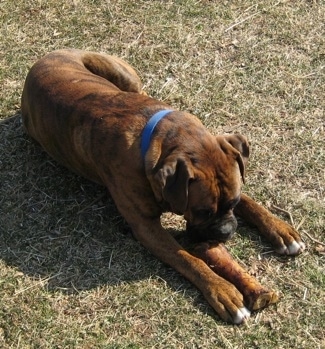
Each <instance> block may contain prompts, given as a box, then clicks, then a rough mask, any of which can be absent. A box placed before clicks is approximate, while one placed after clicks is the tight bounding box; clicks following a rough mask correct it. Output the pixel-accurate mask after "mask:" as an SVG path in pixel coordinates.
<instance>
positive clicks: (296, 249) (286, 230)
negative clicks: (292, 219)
mask: <svg viewBox="0 0 325 349" xmlns="http://www.w3.org/2000/svg"><path fill="white" fill-rule="evenodd" d="M272 223H273V224H272V227H271V229H270V234H269V236H270V241H271V243H272V245H273V247H274V248H275V251H276V252H277V253H279V254H282V255H291V256H294V255H298V254H300V253H301V252H303V251H304V250H305V249H306V245H305V243H304V242H303V241H302V239H301V237H300V235H299V233H298V232H297V231H296V230H295V229H294V228H293V227H292V226H291V225H289V224H288V223H286V222H283V221H282V220H280V219H278V218H275V219H274V221H273V222H272Z"/></svg>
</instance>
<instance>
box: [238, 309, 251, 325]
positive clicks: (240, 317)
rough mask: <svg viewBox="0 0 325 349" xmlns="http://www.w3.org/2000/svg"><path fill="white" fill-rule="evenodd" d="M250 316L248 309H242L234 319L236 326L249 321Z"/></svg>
mask: <svg viewBox="0 0 325 349" xmlns="http://www.w3.org/2000/svg"><path fill="white" fill-rule="evenodd" d="M250 316H251V312H250V311H249V310H248V309H247V308H245V307H243V308H240V309H239V310H238V311H237V314H236V316H235V318H234V324H236V325H239V324H241V323H242V322H243V321H245V320H247V319H248V318H249V317H250Z"/></svg>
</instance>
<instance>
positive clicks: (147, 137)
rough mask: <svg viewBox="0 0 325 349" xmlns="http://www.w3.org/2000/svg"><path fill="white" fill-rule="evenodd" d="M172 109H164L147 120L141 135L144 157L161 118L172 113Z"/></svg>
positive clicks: (142, 154)
mask: <svg viewBox="0 0 325 349" xmlns="http://www.w3.org/2000/svg"><path fill="white" fill-rule="evenodd" d="M172 111H173V110H172V109H164V110H160V111H158V112H157V113H155V114H154V115H153V116H152V117H151V118H150V119H149V121H148V122H147V124H146V126H145V127H144V129H143V131H142V135H141V156H142V158H143V159H144V158H145V156H146V154H147V151H148V149H149V146H150V141H151V137H152V134H153V132H154V130H155V128H156V126H157V124H158V123H159V121H160V120H161V119H163V118H164V117H165V116H167V115H168V114H170V113H171V112H172Z"/></svg>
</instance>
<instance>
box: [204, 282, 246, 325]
mask: <svg viewBox="0 0 325 349" xmlns="http://www.w3.org/2000/svg"><path fill="white" fill-rule="evenodd" d="M205 297H206V299H207V300H208V302H209V303H210V305H211V306H212V307H213V308H214V309H215V311H216V312H217V313H218V315H219V316H220V317H221V319H222V320H224V321H226V322H230V323H233V324H236V325H239V324H241V323H243V322H245V321H246V320H247V319H248V318H249V317H250V315H251V313H250V311H249V310H248V309H247V308H246V307H245V305H244V300H243V295H242V294H241V293H240V292H239V291H238V290H237V288H236V287H235V286H234V285H232V284H231V283H229V282H228V281H226V280H223V279H221V281H220V282H218V284H217V285H215V287H214V288H213V289H212V290H211V291H210V292H209V294H205Z"/></svg>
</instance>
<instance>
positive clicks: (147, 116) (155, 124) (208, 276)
mask: <svg viewBox="0 0 325 349" xmlns="http://www.w3.org/2000/svg"><path fill="white" fill-rule="evenodd" d="M21 109H22V118H23V123H24V126H25V128H26V130H27V132H28V133H29V134H30V135H31V136H32V137H33V138H35V139H36V140H37V141H38V142H39V143H40V144H41V145H42V147H43V148H44V149H45V150H46V151H47V152H48V153H49V154H50V155H51V156H52V157H53V158H54V159H56V160H57V161H58V162H59V163H61V164H63V165H65V166H66V167H68V168H69V169H71V170H72V171H74V172H76V173H78V174H80V175H82V176H84V177H86V178H88V179H90V180H92V181H94V182H97V183H100V184H103V185H104V186H106V187H107V188H108V190H109V192H110V194H111V195H112V197H113V199H114V201H115V203H116V205H117V207H118V210H119V211H120V213H121V214H122V215H123V216H124V218H125V219H126V221H127V222H128V224H129V225H130V227H131V228H132V230H133V233H134V235H135V237H136V238H137V239H138V240H139V241H140V242H141V243H142V244H143V245H144V246H145V247H146V248H147V249H148V250H150V251H151V252H152V253H153V254H154V255H155V256H157V257H158V258H159V259H160V260H162V261H163V262H165V263H167V264H169V265H170V266H172V267H173V268H175V269H176V270H178V271H179V272H180V273H181V274H182V275H184V276H185V277H186V278H187V279H189V280H190V281H191V282H192V283H193V284H194V285H195V286H196V287H197V288H198V289H200V290H201V291H202V293H203V295H204V296H205V298H206V299H207V301H208V302H209V303H210V305H211V306H212V307H213V308H214V309H215V310H216V312H217V313H218V314H219V316H220V317H221V318H222V319H224V320H225V321H229V322H233V323H237V324H238V323H241V322H242V321H244V320H245V319H246V318H248V317H249V315H250V310H249V309H247V308H246V307H245V304H244V301H243V296H242V294H241V293H240V292H239V291H238V290H237V289H236V287H235V286H234V285H233V284H232V283H230V282H229V281H226V280H225V279H224V278H221V277H220V276H218V275H217V274H215V273H214V272H213V271H212V270H211V269H210V268H209V267H208V266H207V265H206V264H205V263H204V262H203V261H202V260H201V259H199V258H197V257H194V256H193V255H192V254H190V253H189V252H187V251H186V250H185V249H184V248H183V247H181V246H180V245H179V244H178V242H177V241H176V240H175V239H174V238H173V237H172V236H171V235H170V234H169V233H167V232H166V231H165V230H164V229H163V228H162V226H161V223H160V216H161V214H162V212H164V211H171V212H174V213H176V214H182V215H184V217H185V219H186V221H187V230H188V232H189V233H190V234H191V236H192V237H195V239H196V240H201V241H202V240H214V241H226V240H227V239H229V238H230V237H231V236H232V235H233V233H234V231H235V230H236V227H237V223H236V219H235V216H234V212H235V213H236V214H238V215H240V216H242V217H243V218H244V219H245V220H246V221H248V222H249V223H252V224H254V225H255V226H256V227H257V228H258V230H259V231H260V233H261V234H262V235H263V236H264V237H266V238H267V239H268V240H269V241H270V242H271V243H272V245H273V246H274V248H275V250H276V251H277V252H278V253H280V254H286V255H296V254H298V253H300V252H301V251H303V250H304V248H305V245H304V243H303V242H302V241H301V238H300V237H299V234H298V233H297V232H296V231H295V230H294V229H293V228H292V227H291V226H289V225H288V224H287V223H285V222H283V221H281V220H279V219H278V218H276V217H274V216H273V215H271V214H270V213H269V212H268V211H267V210H265V209H264V208H262V207H261V206H260V205H258V204H257V203H255V202H254V201H253V200H252V199H251V198H249V197H248V196H247V195H245V194H241V179H244V172H245V163H246V161H247V159H248V155H249V146H248V143H247V140H246V138H245V137H243V136H241V135H223V136H217V137H215V136H213V135H211V134H210V133H209V132H208V131H207V129H206V128H205V127H204V126H203V125H202V123H201V122H200V121H199V120H198V119H197V118H196V117H195V116H193V115H191V114H189V113H186V112H181V111H178V110H174V109H173V108H171V107H170V106H169V105H167V104H165V103H163V102H160V101H158V100H155V99H153V98H151V97H149V96H147V95H146V93H145V92H143V91H142V84H141V81H140V78H139V77H138V75H137V74H136V72H135V71H134V70H133V69H132V68H131V67H130V66H129V65H128V64H127V63H125V62H124V61H122V60H121V59H119V58H117V57H113V56H108V55H106V54H98V53H94V52H85V51H79V50H60V51H55V52H52V53H50V54H48V55H47V56H45V57H44V58H42V59H41V60H39V61H38V62H37V63H36V64H35V65H34V66H33V67H32V68H31V70H30V72H29V74H28V76H27V79H26V82H25V86H24V91H23V95H22V108H21Z"/></svg>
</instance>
